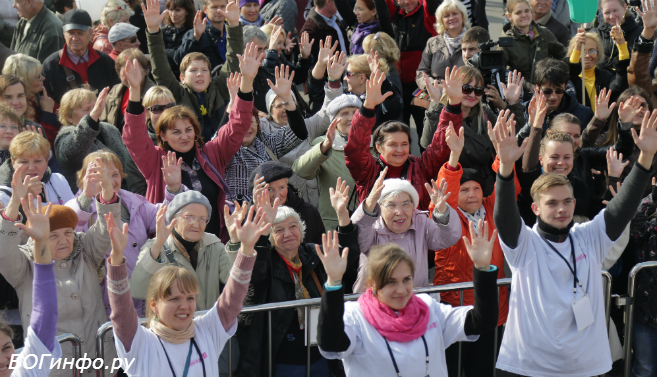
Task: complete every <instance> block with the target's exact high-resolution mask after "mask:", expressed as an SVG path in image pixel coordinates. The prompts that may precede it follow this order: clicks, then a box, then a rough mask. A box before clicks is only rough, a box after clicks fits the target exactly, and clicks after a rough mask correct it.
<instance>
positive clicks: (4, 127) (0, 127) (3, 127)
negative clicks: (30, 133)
mask: <svg viewBox="0 0 657 377" xmlns="http://www.w3.org/2000/svg"><path fill="white" fill-rule="evenodd" d="M7 129H10V130H12V131H14V132H19V131H20V130H21V129H20V127H18V126H7V125H4V124H0V131H2V132H7Z"/></svg>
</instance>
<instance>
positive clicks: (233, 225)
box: [224, 201, 249, 243]
mask: <svg viewBox="0 0 657 377" xmlns="http://www.w3.org/2000/svg"><path fill="white" fill-rule="evenodd" d="M233 204H235V210H234V211H233V213H232V214H231V213H230V209H228V206H227V205H224V220H225V222H226V229H228V236H229V237H230V242H232V243H238V242H240V238H239V236H238V235H237V224H241V223H242V221H243V220H244V218H245V217H246V210H247V209H248V208H249V206H248V205H247V204H246V202H242V205H240V204H239V203H238V202H237V201H234V202H233Z"/></svg>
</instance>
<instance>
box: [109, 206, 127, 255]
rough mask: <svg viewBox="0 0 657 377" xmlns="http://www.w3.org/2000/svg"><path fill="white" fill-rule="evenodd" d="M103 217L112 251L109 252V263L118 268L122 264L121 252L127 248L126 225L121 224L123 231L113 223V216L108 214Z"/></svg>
mask: <svg viewBox="0 0 657 377" xmlns="http://www.w3.org/2000/svg"><path fill="white" fill-rule="evenodd" d="M104 216H105V222H106V223H107V230H108V231H109V235H110V240H111V242H112V250H111V251H110V257H109V262H110V264H111V265H112V266H120V265H121V264H123V252H124V250H125V248H126V246H128V233H129V230H128V226H129V225H128V223H125V224H123V230H121V228H119V226H118V225H117V224H116V222H115V221H114V215H113V214H112V213H111V212H110V213H109V215H104Z"/></svg>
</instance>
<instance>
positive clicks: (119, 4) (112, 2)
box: [100, 0, 134, 29]
mask: <svg viewBox="0 0 657 377" xmlns="http://www.w3.org/2000/svg"><path fill="white" fill-rule="evenodd" d="M124 6H125V8H123V7H124ZM119 8H121V9H119ZM133 14H134V12H133V11H132V9H130V7H129V6H128V4H126V3H125V2H124V1H122V0H109V1H108V2H107V3H106V4H105V6H104V7H103V10H102V11H101V13H100V22H101V23H102V24H103V25H105V27H106V28H108V29H109V28H110V25H109V20H110V18H111V19H112V21H114V23H117V22H118V21H119V20H120V19H121V18H123V17H125V16H132V15H133Z"/></svg>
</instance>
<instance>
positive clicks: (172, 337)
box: [148, 317, 196, 344]
mask: <svg viewBox="0 0 657 377" xmlns="http://www.w3.org/2000/svg"><path fill="white" fill-rule="evenodd" d="M148 327H149V328H150V329H151V331H152V332H154V333H155V335H157V336H158V337H160V338H161V339H164V340H165V341H167V342H169V343H171V344H183V343H185V342H187V341H189V340H190V339H192V338H193V337H194V334H195V331H194V329H195V328H196V326H195V323H194V321H191V322H190V323H189V326H187V328H186V329H184V330H174V329H172V328H169V327H167V326H166V325H164V324H163V323H162V322H160V321H158V320H157V317H153V319H151V321H150V323H149V325H148Z"/></svg>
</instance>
